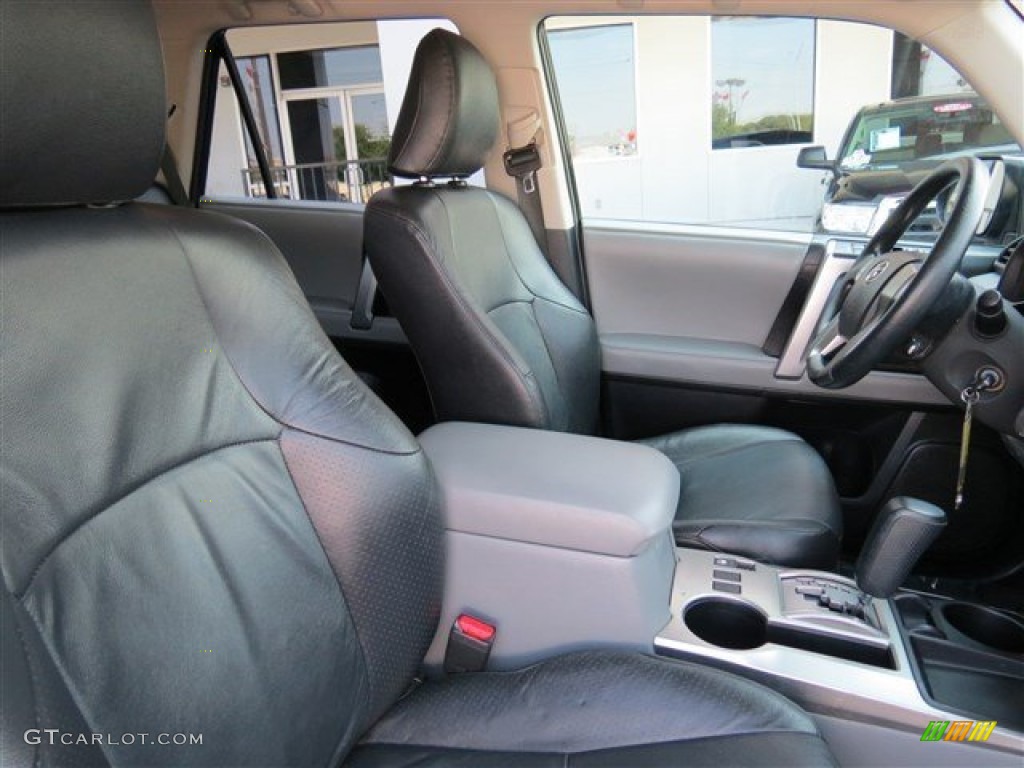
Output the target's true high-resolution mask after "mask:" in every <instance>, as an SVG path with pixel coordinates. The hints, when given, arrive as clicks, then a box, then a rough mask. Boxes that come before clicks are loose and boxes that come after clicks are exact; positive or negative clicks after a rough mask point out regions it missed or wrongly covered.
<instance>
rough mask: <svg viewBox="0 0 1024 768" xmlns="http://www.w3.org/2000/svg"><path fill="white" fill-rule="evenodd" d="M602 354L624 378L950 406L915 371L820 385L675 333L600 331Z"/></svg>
mask: <svg viewBox="0 0 1024 768" xmlns="http://www.w3.org/2000/svg"><path fill="white" fill-rule="evenodd" d="M601 356H602V367H603V369H604V372H605V373H607V374H611V375H616V376H623V377H634V378H640V379H652V380H660V381H671V382H677V383H680V384H692V385H699V386H709V387H727V388H732V389H736V390H743V391H751V392H754V393H769V394H770V393H776V394H781V395H788V396H816V397H820V398H825V397H831V398H845V399H850V400H872V401H875V402H889V403H901V404H911V405H949V399H948V398H947V397H946V396H945V395H943V394H942V393H941V392H940V391H939V390H938V389H936V388H935V386H934V385H933V384H932V383H931V382H930V381H928V379H926V378H925V377H924V376H919V375H915V374H905V373H888V372H884V371H873V372H871V373H869V374H868V375H867V376H865V377H864V378H863V379H861V380H860V381H859V382H857V383H856V384H854V385H853V386H850V387H847V388H846V389H842V390H825V389H821V388H820V387H817V386H815V385H814V384H813V383H812V382H811V381H810V380H808V379H807V377H806V376H803V377H801V378H799V379H780V378H778V377H776V376H775V368H776V366H777V365H778V360H776V359H775V358H774V357H769V356H768V355H765V354H764V353H763V352H761V350H760V349H759V348H757V347H754V346H752V345H749V344H736V343H729V342H713V341H707V340H705V339H692V338H684V337H679V336H654V335H645V334H625V333H619V334H604V335H602V336H601Z"/></svg>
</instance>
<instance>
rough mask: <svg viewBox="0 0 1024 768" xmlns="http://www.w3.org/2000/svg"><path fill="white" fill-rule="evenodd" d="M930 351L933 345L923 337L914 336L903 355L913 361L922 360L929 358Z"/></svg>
mask: <svg viewBox="0 0 1024 768" xmlns="http://www.w3.org/2000/svg"><path fill="white" fill-rule="evenodd" d="M930 349H931V344H930V343H929V341H928V339H926V338H924V337H923V336H913V337H912V338H911V339H910V341H909V342H908V343H907V348H906V349H905V350H903V354H905V355H906V356H907V357H909V358H910V359H911V360H921V359H923V358H924V357H925V356H927V354H928V352H929V350H930Z"/></svg>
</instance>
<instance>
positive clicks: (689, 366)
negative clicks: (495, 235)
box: [584, 222, 949, 407]
mask: <svg viewBox="0 0 1024 768" xmlns="http://www.w3.org/2000/svg"><path fill="white" fill-rule="evenodd" d="M810 242H811V236H810V235H798V234H788V233H780V232H762V231H759V230H729V229H720V228H715V227H687V226H683V225H654V224H625V223H619V222H615V223H599V224H589V223H588V224H586V225H585V227H584V246H585V253H586V267H587V276H588V281H589V287H590V295H591V297H592V302H593V312H594V317H595V320H596V322H597V327H598V332H599V334H600V339H601V351H602V360H603V370H604V372H605V373H606V374H607V375H609V376H613V377H617V378H638V379H647V380H651V381H660V382H676V383H679V384H686V385H699V386H704V387H719V388H723V389H729V390H734V391H740V392H754V393H774V394H777V395H779V396H783V397H800V398H815V399H824V400H840V401H848V400H872V401H877V402H888V403H903V404H912V405H915V406H927V407H936V406H948V405H949V401H948V399H947V398H946V397H945V396H944V395H942V393H940V392H939V391H938V390H937V389H936V388H935V387H934V386H933V385H932V384H931V382H929V381H928V380H927V379H926V378H924V377H923V376H919V375H913V374H903V373H889V372H880V371H879V372H874V373H871V374H870V375H868V376H867V377H865V378H864V379H863V380H862V381H860V382H858V383H857V384H856V385H854V386H852V387H849V388H847V389H844V390H842V391H841V392H833V391H828V390H824V389H821V388H819V387H817V386H815V385H814V384H812V383H811V382H810V381H808V379H807V378H806V376H803V375H802V374H801V373H800V372H801V371H802V365H800V367H799V368H798V372H797V374H796V375H795V376H794V375H793V374H792V373H791V372H787V371H783V370H780V369H779V365H780V361H779V359H778V358H776V357H772V356H769V355H767V354H765V353H764V351H763V350H762V347H763V344H764V341H765V338H766V337H767V335H768V330H769V329H770V328H771V326H772V323H773V322H774V320H775V317H776V315H777V314H778V313H779V310H780V308H781V307H782V303H783V301H784V299H785V297H786V294H787V293H788V292H789V289H790V287H791V285H792V283H793V280H794V279H795V277H796V274H797V272H798V270H799V269H800V265H801V263H802V261H803V259H804V255H805V254H806V252H807V248H808V246H809V244H810ZM830 257H831V252H830ZM828 265H829V262H826V266H828ZM832 271H834V270H832ZM832 271H829V270H827V269H824V268H823V269H822V270H821V273H822V274H823V275H825V276H826V277H828V276H829V275H831V279H832V280H834V279H835V278H836V277H838V274H834V275H832ZM826 273H827V274H826ZM830 289H831V284H829V285H825V284H821V285H816V286H815V288H814V290H813V291H812V293H811V295H810V297H809V299H808V303H812V302H815V300H816V298H817V294H820V293H822V292H824V293H825V294H827V293H828V292H829V290H830ZM819 309H820V307H819ZM811 319H812V320H813V319H815V318H811ZM812 325H813V324H812ZM798 329H799V326H798ZM810 330H811V328H806V329H804V331H805V332H808V333H809V332H810ZM786 346H787V347H790V346H792V345H789V344H787V345H786ZM797 346H802V343H798V344H797ZM797 354H798V356H799V355H801V354H802V350H799V351H798V353H797Z"/></svg>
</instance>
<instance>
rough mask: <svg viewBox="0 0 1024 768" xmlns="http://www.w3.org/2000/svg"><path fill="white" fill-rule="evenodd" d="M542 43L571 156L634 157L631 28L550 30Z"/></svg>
mask: <svg viewBox="0 0 1024 768" xmlns="http://www.w3.org/2000/svg"><path fill="white" fill-rule="evenodd" d="M548 43H549V45H550V49H551V58H552V60H553V61H554V63H555V69H556V71H557V72H558V78H559V86H558V87H559V95H560V96H561V100H562V108H563V109H564V110H565V114H566V116H567V117H568V118H569V125H568V129H569V144H570V149H571V151H572V154H573V156H574V157H593V158H600V157H608V156H622V155H632V154H635V153H636V151H637V133H636V83H635V66H634V56H633V25H632V24H614V25H601V26H592V27H583V28H581V29H562V30H553V31H552V32H551V34H550V35H549V37H548Z"/></svg>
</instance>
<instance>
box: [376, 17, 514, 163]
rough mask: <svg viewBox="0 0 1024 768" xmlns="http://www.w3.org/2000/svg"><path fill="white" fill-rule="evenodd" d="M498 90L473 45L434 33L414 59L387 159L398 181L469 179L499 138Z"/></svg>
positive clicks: (485, 63)
mask: <svg viewBox="0 0 1024 768" xmlns="http://www.w3.org/2000/svg"><path fill="white" fill-rule="evenodd" d="M498 119H499V111H498V85H497V82H496V80H495V77H494V72H493V71H492V70H491V68H490V66H489V65H488V64H487V62H486V61H485V60H484V57H483V56H482V55H481V54H480V51H478V50H477V49H476V48H475V47H474V46H473V44H472V43H470V42H469V41H468V40H466V39H465V38H463V37H461V36H459V35H456V34H453V33H451V32H448V31H445V30H443V29H435V30H433V31H431V32H430V33H429V34H427V35H426V37H424V38H423V39H422V40H421V41H420V44H419V47H418V48H417V49H416V55H415V57H414V58H413V64H412V72H411V73H410V75H409V85H408V87H407V88H406V91H405V99H404V101H403V102H402V109H401V112H399V114H398V121H397V122H396V124H395V133H394V137H393V138H392V141H391V152H390V153H389V155H388V167H389V168H390V170H391V172H392V173H393V174H395V175H396V176H405V177H410V178H420V177H428V178H432V177H436V176H446V177H448V176H451V177H462V176H469V175H471V174H473V173H475V172H476V171H478V170H480V169H481V168H482V167H483V165H484V162H485V161H486V159H487V155H488V153H489V152H490V150H491V147H492V146H493V145H494V141H495V139H496V138H497V134H498Z"/></svg>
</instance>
